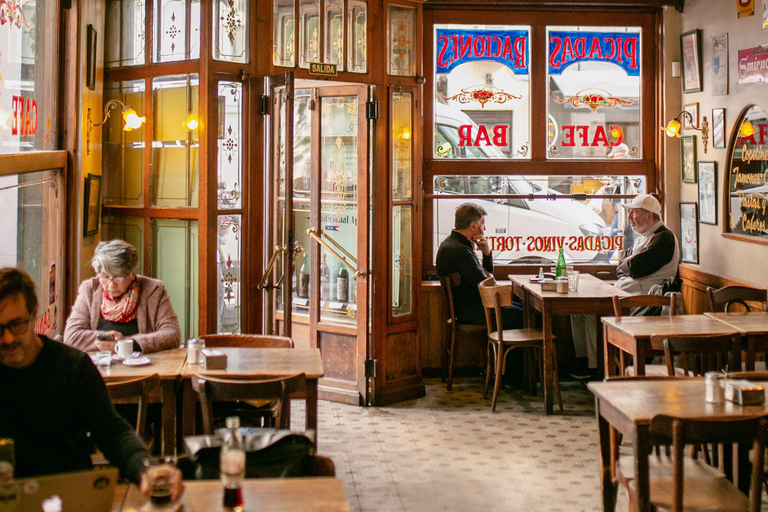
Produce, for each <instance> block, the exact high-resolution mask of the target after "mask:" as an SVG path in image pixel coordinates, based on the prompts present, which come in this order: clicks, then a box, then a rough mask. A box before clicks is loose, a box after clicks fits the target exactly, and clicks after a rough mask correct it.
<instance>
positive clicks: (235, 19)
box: [213, 0, 248, 62]
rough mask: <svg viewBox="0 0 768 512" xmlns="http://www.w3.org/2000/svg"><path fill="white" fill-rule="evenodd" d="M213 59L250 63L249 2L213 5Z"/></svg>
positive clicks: (224, 0)
mask: <svg viewBox="0 0 768 512" xmlns="http://www.w3.org/2000/svg"><path fill="white" fill-rule="evenodd" d="M213 58H214V59H216V60H224V61H228V62H248V0H217V1H216V2H214V3H213Z"/></svg>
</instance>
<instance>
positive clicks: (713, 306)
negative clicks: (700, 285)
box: [707, 286, 766, 312]
mask: <svg viewBox="0 0 768 512" xmlns="http://www.w3.org/2000/svg"><path fill="white" fill-rule="evenodd" d="M707 295H708V296H709V310H710V311H726V312H727V311H729V310H730V308H731V306H733V305H735V304H738V305H740V306H741V308H738V309H737V310H738V311H742V310H746V311H766V290H765V289H764V288H750V287H748V286H725V287H723V288H720V289H717V290H715V289H714V288H710V287H707ZM750 303H757V304H759V305H760V307H756V304H752V305H751V306H750Z"/></svg>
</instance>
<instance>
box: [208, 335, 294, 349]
mask: <svg viewBox="0 0 768 512" xmlns="http://www.w3.org/2000/svg"><path fill="white" fill-rule="evenodd" d="M200 339H203V340H205V346H206V347H208V348H218V347H253V348H293V347H294V345H293V340H292V339H291V338H288V337H286V336H271V335H269V334H206V335H204V336H200Z"/></svg>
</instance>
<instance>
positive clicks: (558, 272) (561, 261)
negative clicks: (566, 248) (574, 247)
mask: <svg viewBox="0 0 768 512" xmlns="http://www.w3.org/2000/svg"><path fill="white" fill-rule="evenodd" d="M564 275H565V255H564V254H563V246H562V245H561V246H560V256H558V257H557V268H556V269H555V277H560V276H564Z"/></svg>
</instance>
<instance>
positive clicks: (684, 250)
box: [680, 203, 699, 263]
mask: <svg viewBox="0 0 768 512" xmlns="http://www.w3.org/2000/svg"><path fill="white" fill-rule="evenodd" d="M696 219H697V215H696V203H680V261H681V262H685V263H698V262H699V223H698V221H697V220H696Z"/></svg>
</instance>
